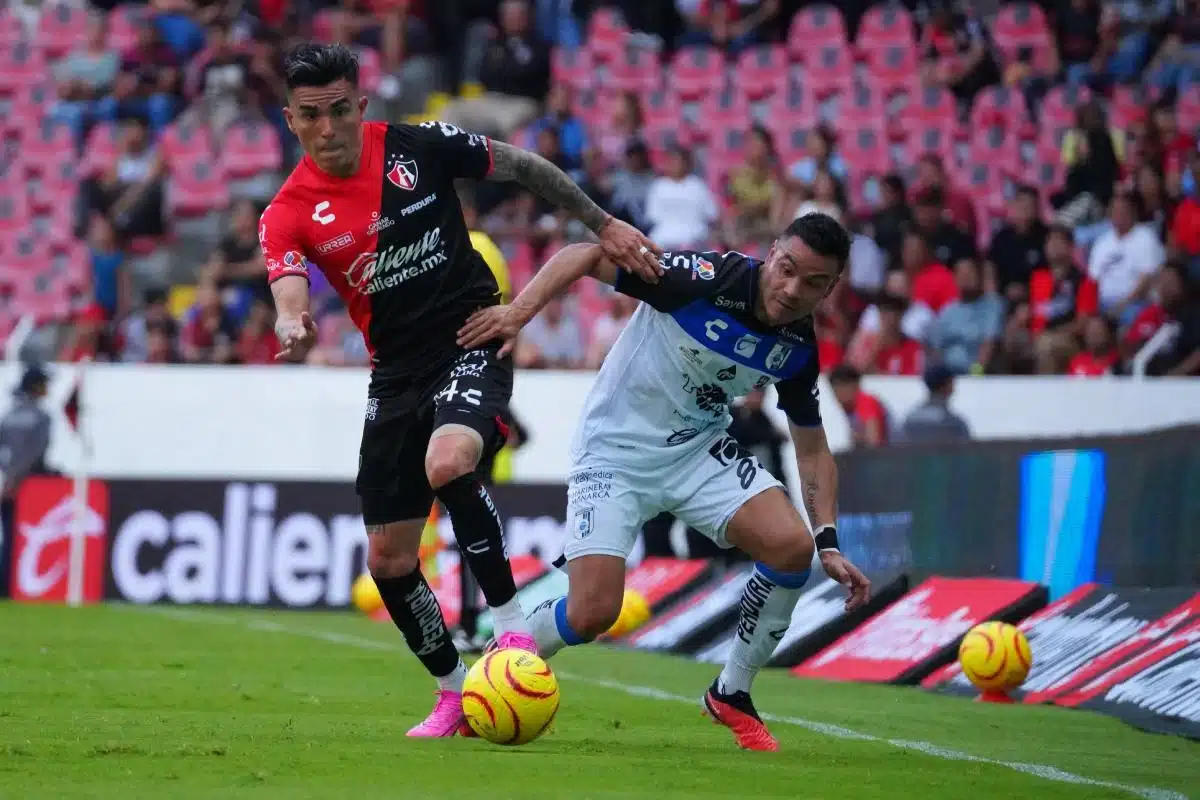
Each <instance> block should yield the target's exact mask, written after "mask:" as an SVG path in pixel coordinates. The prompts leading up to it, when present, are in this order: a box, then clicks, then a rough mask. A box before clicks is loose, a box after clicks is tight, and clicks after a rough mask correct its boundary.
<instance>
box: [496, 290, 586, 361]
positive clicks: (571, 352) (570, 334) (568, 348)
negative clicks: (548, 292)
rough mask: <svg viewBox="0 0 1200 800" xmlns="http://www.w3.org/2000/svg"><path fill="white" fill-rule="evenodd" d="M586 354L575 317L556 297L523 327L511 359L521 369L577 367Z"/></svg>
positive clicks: (564, 302) (561, 300)
mask: <svg viewBox="0 0 1200 800" xmlns="http://www.w3.org/2000/svg"><path fill="white" fill-rule="evenodd" d="M586 355H587V353H586V351H585V350H584V345H583V332H582V331H581V330H580V328H579V322H578V320H577V319H576V318H575V315H574V314H572V313H569V312H568V309H567V305H566V301H565V300H564V298H562V297H556V298H554V299H553V300H551V301H550V302H549V303H547V304H546V307H545V308H543V309H542V311H541V313H539V314H538V315H537V316H536V317H534V318H533V319H532V320H531V321H530V322H529V324H528V325H526V326H525V329H524V331H523V332H522V333H521V339H520V341H519V342H518V344H517V348H516V353H515V356H514V360H515V361H516V364H517V366H518V367H521V368H523V369H580V368H582V367H583V363H584V358H585V357H586Z"/></svg>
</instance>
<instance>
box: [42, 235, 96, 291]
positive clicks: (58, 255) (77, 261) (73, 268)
mask: <svg viewBox="0 0 1200 800" xmlns="http://www.w3.org/2000/svg"><path fill="white" fill-rule="evenodd" d="M51 259H52V262H51V266H50V269H51V271H52V273H53V274H54V277H55V279H56V280H58V281H59V282H60V283H61V284H62V286H63V288H64V289H66V291H67V293H68V294H69V295H71V296H72V297H73V298H82V297H83V295H84V294H86V293H87V291H88V289H89V288H90V287H91V285H92V256H91V253H90V252H89V251H88V247H87V245H85V244H84V243H83V242H81V241H78V240H76V241H74V242H71V243H70V245H67V246H64V247H62V248H59V249H58V250H56V251H54V252H52V253H51Z"/></svg>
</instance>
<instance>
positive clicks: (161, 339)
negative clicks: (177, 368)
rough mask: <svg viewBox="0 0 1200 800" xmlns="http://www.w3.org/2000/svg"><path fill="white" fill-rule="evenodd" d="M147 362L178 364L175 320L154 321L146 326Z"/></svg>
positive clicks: (144, 360) (145, 361)
mask: <svg viewBox="0 0 1200 800" xmlns="http://www.w3.org/2000/svg"><path fill="white" fill-rule="evenodd" d="M142 361H143V362H144V363H146V364H178V363H180V359H179V352H178V351H177V350H176V347H175V321H174V320H171V321H170V322H152V323H150V324H149V325H147V326H146V357H145V358H143V359H142Z"/></svg>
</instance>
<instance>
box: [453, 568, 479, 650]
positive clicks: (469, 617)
mask: <svg viewBox="0 0 1200 800" xmlns="http://www.w3.org/2000/svg"><path fill="white" fill-rule="evenodd" d="M459 554H460V558H459V562H458V563H459V568H458V595H459V613H458V627H460V628H462V631H463V633H465V634H466V635H467V636H474V635H475V634H476V633H477V632H478V631H479V613H480V611H481V609H480V608H479V583H478V582H476V580H475V573H474V572H472V571H471V570H470V569H468V568H467V559H466V557H465V555H464V554H463V550H462V548H461V547H460V548H459Z"/></svg>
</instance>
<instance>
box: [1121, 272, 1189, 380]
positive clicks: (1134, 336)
mask: <svg viewBox="0 0 1200 800" xmlns="http://www.w3.org/2000/svg"><path fill="white" fill-rule="evenodd" d="M1156 288H1157V295H1158V299H1157V302H1155V303H1153V304H1151V305H1149V306H1147V307H1146V308H1144V309H1142V311H1141V313H1139V314H1138V316H1137V318H1136V319H1135V320H1134V321H1133V323H1132V324H1131V325H1130V326H1129V328H1128V329H1127V330H1126V331H1125V334H1124V336H1123V337H1122V339H1121V344H1120V349H1121V353H1122V356H1123V357H1124V359H1125V360H1127V361H1130V360H1132V359H1133V357H1134V356H1136V355H1137V353H1138V351H1140V350H1141V349H1142V348H1143V347H1144V346H1145V345H1146V343H1147V342H1149V341H1150V339H1151V338H1152V337H1153V336H1154V335H1155V334H1157V333H1158V332H1159V330H1161V329H1162V328H1163V326H1167V325H1169V326H1171V329H1172V330H1173V331H1174V334H1173V335H1172V336H1171V337H1170V339H1169V340H1168V341H1167V342H1166V343H1165V344H1164V346H1163V347H1162V348H1161V349H1160V350H1158V351H1157V352H1156V353H1155V354H1154V355H1153V356H1152V357H1151V359H1150V362H1149V363H1148V364H1147V365H1146V374H1148V375H1195V374H1198V373H1200V303H1197V292H1196V288H1195V282H1194V281H1189V280H1188V276H1187V272H1186V271H1185V270H1184V269H1183V267H1182V266H1181V265H1179V264H1177V263H1174V262H1168V263H1167V264H1166V266H1164V267H1163V269H1162V270H1161V271H1160V272H1159V273H1158V280H1157V287H1156Z"/></svg>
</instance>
